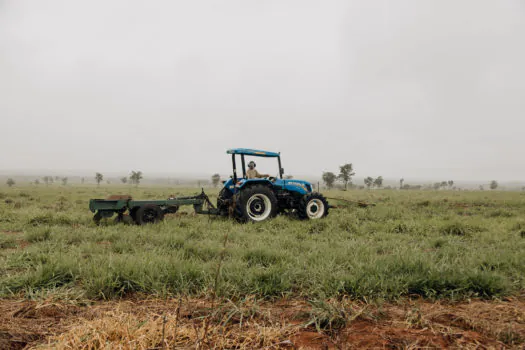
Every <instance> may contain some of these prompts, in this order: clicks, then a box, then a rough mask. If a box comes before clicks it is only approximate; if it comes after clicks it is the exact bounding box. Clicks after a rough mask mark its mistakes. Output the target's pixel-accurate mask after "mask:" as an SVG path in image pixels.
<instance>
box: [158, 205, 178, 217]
mask: <svg viewBox="0 0 525 350" xmlns="http://www.w3.org/2000/svg"><path fill="white" fill-rule="evenodd" d="M178 211H179V206H178V205H170V206H169V207H166V208H164V210H163V211H162V212H163V213H164V215H166V214H175V213H177V212H178Z"/></svg>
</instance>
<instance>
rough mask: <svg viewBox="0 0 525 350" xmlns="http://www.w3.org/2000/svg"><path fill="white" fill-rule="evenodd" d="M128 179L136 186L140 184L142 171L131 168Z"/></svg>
mask: <svg viewBox="0 0 525 350" xmlns="http://www.w3.org/2000/svg"><path fill="white" fill-rule="evenodd" d="M129 179H130V181H131V183H132V184H133V185H135V186H138V185H139V184H140V180H142V171H135V170H133V171H132V172H131V175H130V176H129Z"/></svg>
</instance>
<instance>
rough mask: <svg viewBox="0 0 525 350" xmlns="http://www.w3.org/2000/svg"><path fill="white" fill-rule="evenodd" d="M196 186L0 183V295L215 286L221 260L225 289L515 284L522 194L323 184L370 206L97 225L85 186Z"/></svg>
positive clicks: (337, 290)
mask: <svg viewBox="0 0 525 350" xmlns="http://www.w3.org/2000/svg"><path fill="white" fill-rule="evenodd" d="M192 192H197V191H196V190H195V191H193V190H191V189H173V188H171V189H163V188H138V189H135V188H130V187H125V186H114V187H110V186H108V187H104V186H101V187H100V188H96V187H74V186H67V187H59V186H56V185H55V186H50V187H45V186H43V185H40V187H29V186H27V187H23V188H7V187H4V188H0V198H1V200H0V231H1V232H0V296H3V297H7V296H9V295H13V294H15V295H18V294H20V293H23V294H25V295H34V294H35V293H58V292H59V291H60V290H68V291H71V290H73V291H75V293H78V294H82V295H84V296H85V297H88V298H115V297H120V296H124V295H126V294H129V293H134V292H144V293H151V294H166V293H169V294H181V293H182V294H186V295H188V294H191V295H202V294H207V293H210V292H211V290H212V289H214V286H215V277H216V274H217V270H218V267H219V265H220V271H221V273H220V278H219V283H218V285H217V289H218V290H217V293H218V294H219V295H222V296H227V297H230V298H240V297H243V296H245V295H257V296H260V297H274V296H294V297H305V298H328V297H337V296H342V295H350V296H352V297H355V298H385V299H396V298H398V297H401V296H407V295H419V296H423V297H427V298H440V297H446V298H454V299H463V298H468V297H484V298H490V297H499V296H504V295H511V294H514V293H518V292H520V291H522V290H524V289H525V263H524V261H525V234H524V232H525V218H524V217H523V213H524V212H525V194H523V193H513V192H446V191H438V192H434V191H420V192H417V191H386V190H385V191H348V192H339V191H334V192H332V193H328V196H329V197H344V198H347V199H352V200H364V201H369V202H374V203H377V205H376V206H374V207H368V208H358V207H357V206H349V207H348V208H344V209H334V210H333V211H332V212H331V213H330V215H329V216H328V217H327V218H326V219H323V220H320V221H298V220H294V219H291V218H288V217H278V218H276V219H274V220H271V221H268V222H265V223H260V224H254V225H252V224H245V225H242V224H238V223H236V222H234V221H231V220H225V219H210V218H209V217H206V216H195V217H192V216H181V217H174V216H167V217H166V219H165V220H164V222H162V223H160V224H157V225H149V226H144V227H141V226H126V225H122V224H118V225H116V224H113V222H112V221H106V222H104V223H103V224H102V225H101V226H95V225H94V224H93V223H92V221H91V218H92V213H91V212H89V210H88V208H87V207H88V199H90V198H105V197H106V196H108V195H109V194H113V193H120V194H124V193H131V194H132V195H133V196H134V198H137V199H138V198H167V197H168V195H170V194H177V193H178V194H191V193H192ZM208 192H210V193H216V192H218V191H217V190H214V189H209V190H208ZM6 200H7V202H6ZM183 211H188V212H191V211H192V209H191V207H185V208H183ZM225 234H228V242H227V245H226V248H225V250H224V248H223V242H224V238H225Z"/></svg>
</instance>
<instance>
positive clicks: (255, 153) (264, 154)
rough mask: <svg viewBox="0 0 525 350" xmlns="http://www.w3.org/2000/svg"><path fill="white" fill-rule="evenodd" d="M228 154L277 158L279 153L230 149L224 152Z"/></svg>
mask: <svg viewBox="0 0 525 350" xmlns="http://www.w3.org/2000/svg"><path fill="white" fill-rule="evenodd" d="M226 153H228V154H244V155H247V156H254V157H279V155H280V154H279V153H275V152H268V151H261V150H258V149H248V148H232V149H229V150H228V151H226Z"/></svg>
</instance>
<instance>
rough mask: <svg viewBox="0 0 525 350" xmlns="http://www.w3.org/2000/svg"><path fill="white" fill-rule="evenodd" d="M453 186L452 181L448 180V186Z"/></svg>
mask: <svg viewBox="0 0 525 350" xmlns="http://www.w3.org/2000/svg"><path fill="white" fill-rule="evenodd" d="M453 186H454V181H452V180H448V187H449V188H452V187H453Z"/></svg>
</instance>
